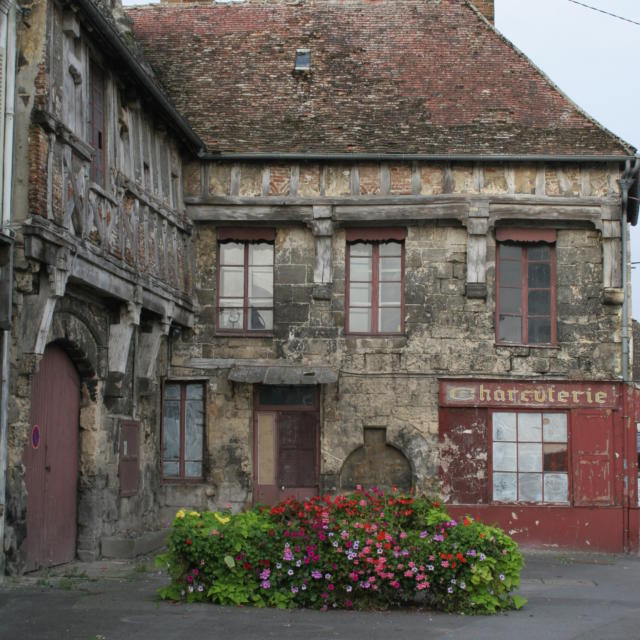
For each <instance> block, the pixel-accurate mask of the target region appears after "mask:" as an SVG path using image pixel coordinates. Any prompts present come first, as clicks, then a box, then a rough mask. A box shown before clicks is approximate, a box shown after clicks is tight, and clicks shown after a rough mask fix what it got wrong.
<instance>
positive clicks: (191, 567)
mask: <svg viewBox="0 0 640 640" xmlns="http://www.w3.org/2000/svg"><path fill="white" fill-rule="evenodd" d="M158 563H159V564H160V565H162V566H164V565H165V563H166V564H167V565H168V566H169V572H170V575H171V584H170V585H168V586H167V587H165V588H163V589H162V590H161V592H160V595H161V597H163V598H169V599H173V600H181V599H184V600H187V601H188V602H194V601H203V602H204V601H211V602H215V603H219V604H236V605H244V604H246V605H254V606H275V607H311V608H322V609H326V608H329V607H334V608H358V609H368V608H385V607H389V606H395V605H402V604H411V603H415V602H424V604H426V605H428V606H430V607H432V608H435V609H440V610H443V611H459V612H467V613H493V612H496V611H499V610H503V609H511V608H520V607H521V606H522V605H523V604H524V600H523V599H522V598H519V597H518V596H513V595H511V592H512V590H513V589H515V588H517V587H518V585H519V580H520V569H521V568H522V566H523V560H522V555H521V554H520V551H519V549H518V545H517V544H516V543H515V542H514V541H513V540H512V539H511V538H510V537H509V536H507V535H506V534H505V533H504V532H503V531H502V530H500V529H498V528H496V527H491V526H488V525H485V524H482V523H480V522H477V521H475V520H472V519H470V518H464V519H463V520H462V521H461V522H457V521H455V520H452V519H451V518H450V517H449V515H448V514H447V513H446V511H445V510H444V509H443V508H441V507H440V506H439V504H438V502H436V501H432V500H429V499H426V498H414V497H411V496H406V495H399V494H396V493H391V494H384V493H383V492H381V491H379V490H377V489H375V488H374V489H372V490H370V491H366V492H363V491H361V490H359V491H358V492H356V493H353V494H350V495H347V496H338V497H336V498H331V497H330V496H327V497H315V498H312V499H310V500H306V501H304V502H297V501H295V500H293V499H289V500H287V501H285V502H282V503H280V504H278V505H276V506H275V507H272V508H269V507H255V508H254V509H252V510H250V511H246V512H244V513H241V514H238V515H230V514H229V513H220V512H214V513H198V512H195V511H190V512H185V511H184V510H180V511H179V512H178V513H177V514H176V518H175V520H174V522H173V526H172V529H171V534H170V537H169V546H168V552H167V553H166V554H164V555H162V556H160V558H158Z"/></svg>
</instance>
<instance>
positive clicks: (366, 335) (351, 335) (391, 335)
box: [344, 333, 407, 338]
mask: <svg viewBox="0 0 640 640" xmlns="http://www.w3.org/2000/svg"><path fill="white" fill-rule="evenodd" d="M344 337H345V338H406V337H407V334H406V333H345V334H344Z"/></svg>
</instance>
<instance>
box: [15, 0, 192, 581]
mask: <svg viewBox="0 0 640 640" xmlns="http://www.w3.org/2000/svg"><path fill="white" fill-rule="evenodd" d="M83 20H84V18H83V14H82V12H75V11H74V10H72V9H71V8H66V9H65V8H64V7H61V6H59V5H57V4H56V5H54V4H49V3H46V2H36V3H34V4H33V6H32V9H31V13H30V19H29V25H24V24H23V25H22V29H21V34H20V36H21V37H20V46H21V49H20V56H19V58H20V61H21V67H20V69H19V74H18V86H20V87H21V89H20V90H21V91H22V95H21V96H20V98H21V100H19V101H18V106H19V111H18V114H17V128H16V140H17V148H18V153H17V155H16V196H15V200H14V201H15V211H14V218H15V220H18V221H21V222H23V226H22V227H21V228H20V230H19V231H20V234H19V239H18V242H17V252H16V263H15V267H16V269H15V296H14V316H15V323H14V329H13V334H12V337H13V344H12V351H11V369H12V378H11V382H10V402H9V425H10V429H9V461H8V469H9V472H8V481H7V484H8V490H7V492H8V502H7V512H8V516H7V521H8V524H9V526H8V527H7V530H6V537H5V549H6V550H7V562H8V568H9V570H11V571H16V570H20V569H21V567H23V566H24V562H25V556H24V553H23V552H22V551H21V548H23V543H24V540H25V537H27V536H28V535H29V532H28V531H27V530H26V522H27V516H26V513H27V510H28V505H29V499H28V495H27V492H26V485H25V473H27V471H26V470H25V466H24V464H23V454H24V453H25V452H26V448H27V447H29V446H30V444H29V442H30V439H31V437H32V430H33V426H34V425H33V424H31V419H30V414H31V403H32V400H31V398H32V385H31V383H32V380H33V376H34V375H35V373H36V372H37V371H38V363H39V361H40V359H41V358H42V355H43V353H44V352H45V348H46V346H47V345H48V344H51V343H54V342H55V343H57V344H59V345H61V346H62V347H63V348H64V349H65V351H66V353H67V355H68V356H69V357H70V358H71V360H72V362H73V363H74V366H75V368H76V369H77V370H78V373H79V374H80V377H81V385H82V386H81V396H82V398H81V409H80V416H79V429H80V459H79V485H78V504H77V521H78V529H77V553H78V555H79V556H80V557H81V558H96V557H98V556H99V554H100V550H101V543H102V544H104V541H105V540H106V539H108V538H109V537H112V536H120V537H121V538H127V537H135V536H136V535H140V534H141V533H143V532H146V531H149V530H153V529H157V528H158V527H159V522H158V513H157V509H156V505H155V501H154V494H155V491H156V489H157V485H158V473H157V460H158V458H159V455H160V451H159V447H160V435H159V431H158V429H159V423H160V417H159V413H158V411H159V408H160V406H159V396H160V384H159V379H160V376H161V375H162V374H163V373H164V372H165V371H166V366H167V363H166V335H167V334H168V332H169V330H170V327H171V325H172V323H177V324H179V325H189V324H191V323H192V318H193V315H192V306H191V266H190V257H189V256H190V242H191V224H190V223H189V221H188V220H187V219H186V217H185V214H184V206H183V200H182V184H181V181H182V175H181V172H182V159H181V153H182V150H181V147H180V144H179V143H178V142H177V140H176V136H175V135H174V134H172V133H171V131H170V129H168V128H167V124H166V122H163V121H162V120H161V119H160V118H158V117H156V116H154V111H153V106H152V105H150V104H149V103H148V102H145V101H144V100H145V97H144V96H141V95H140V94H138V93H136V89H135V87H134V86H133V85H132V82H131V80H129V79H128V78H127V77H126V76H125V75H124V74H122V71H121V70H120V71H119V72H118V73H120V74H122V75H119V76H116V75H114V74H113V72H112V70H111V65H112V61H111V59H110V58H108V57H107V55H106V54H107V52H109V48H108V46H106V45H105V43H104V41H102V40H101V37H102V36H101V35H100V34H99V33H97V32H96V31H93V32H89V31H87V30H86V28H85V23H84V22H83ZM96 65H97V66H96ZM98 103H101V104H98ZM92 121H93V124H94V126H93V127H92V126H91V124H92ZM99 156H101V158H100V157H99ZM127 420H129V421H131V420H133V421H134V425H135V424H139V426H138V428H137V434H135V431H136V429H135V427H133V432H131V433H133V435H132V437H133V436H135V435H137V438H138V439H139V443H140V448H139V451H138V452H137V463H136V462H135V460H134V462H133V463H131V461H129V464H130V465H131V464H134V466H135V464H137V468H138V471H137V472H136V471H135V470H134V471H133V472H131V473H130V476H129V477H128V481H130V482H133V485H137V488H135V487H134V490H133V491H129V492H128V493H127V496H126V497H125V496H121V495H120V494H121V492H123V491H125V489H127V488H130V487H124V486H123V483H124V480H123V479H122V477H121V468H122V467H121V458H122V455H123V441H122V432H121V431H122V424H123V422H125V423H126V421H127ZM134 439H135V438H134ZM125 453H127V452H125ZM132 478H133V480H132Z"/></svg>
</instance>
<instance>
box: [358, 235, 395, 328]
mask: <svg viewBox="0 0 640 640" xmlns="http://www.w3.org/2000/svg"><path fill="white" fill-rule="evenodd" d="M405 235H406V230H405V229H349V230H348V231H347V260H346V262H347V264H346V268H347V292H346V293H347V295H346V307H347V322H346V331H347V333H362V334H394V333H402V332H403V331H404V312H403V309H404V238H405Z"/></svg>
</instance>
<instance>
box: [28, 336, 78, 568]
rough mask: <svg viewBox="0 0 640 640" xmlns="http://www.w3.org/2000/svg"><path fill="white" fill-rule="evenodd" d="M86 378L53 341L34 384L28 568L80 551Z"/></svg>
mask: <svg viewBox="0 0 640 640" xmlns="http://www.w3.org/2000/svg"><path fill="white" fill-rule="evenodd" d="M79 410H80V377H79V376H78V372H77V371H76V370H75V368H74V366H73V363H72V362H71V360H70V359H69V357H68V356H67V354H66V353H65V352H64V351H63V350H62V349H61V348H60V347H58V346H56V345H50V346H48V347H47V349H46V350H45V353H44V357H43V359H42V362H41V363H40V369H39V371H38V373H37V374H36V375H35V376H34V377H33V381H32V385H31V429H30V434H29V440H28V442H27V444H26V446H25V449H24V457H23V459H24V463H25V466H26V485H27V492H28V502H27V537H26V540H25V542H24V545H23V548H24V550H25V552H26V562H27V564H26V570H27V571H30V570H33V569H37V568H39V567H50V566H53V565H56V564H61V563H63V562H70V561H71V560H73V559H74V557H75V553H76V491H77V483H78V418H79Z"/></svg>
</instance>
